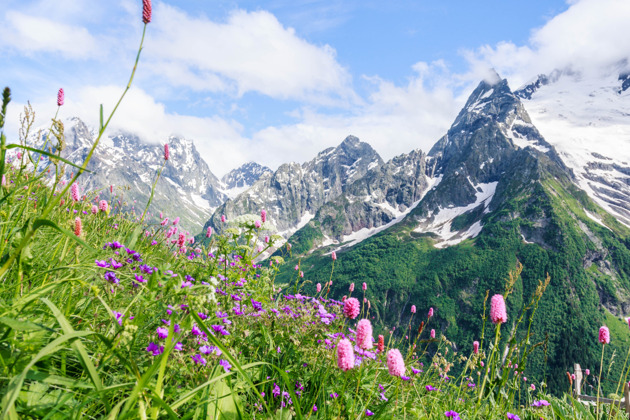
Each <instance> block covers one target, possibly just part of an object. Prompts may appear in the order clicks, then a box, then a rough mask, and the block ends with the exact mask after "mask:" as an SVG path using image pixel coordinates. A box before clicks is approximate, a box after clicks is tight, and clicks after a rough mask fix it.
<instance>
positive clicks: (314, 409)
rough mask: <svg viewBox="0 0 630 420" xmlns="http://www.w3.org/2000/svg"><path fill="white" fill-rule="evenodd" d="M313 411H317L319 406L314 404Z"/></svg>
mask: <svg viewBox="0 0 630 420" xmlns="http://www.w3.org/2000/svg"><path fill="white" fill-rule="evenodd" d="M313 413H317V406H316V405H315V404H313Z"/></svg>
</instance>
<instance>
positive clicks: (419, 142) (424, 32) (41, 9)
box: [0, 0, 630, 176]
mask: <svg viewBox="0 0 630 420" xmlns="http://www.w3.org/2000/svg"><path fill="white" fill-rule="evenodd" d="M3 3H4V4H5V5H6V6H5V7H3V11H1V12H0V57H1V58H2V62H3V65H2V71H1V72H0V75H1V76H2V77H1V78H0V83H1V84H3V85H8V86H10V87H11V88H12V90H13V98H14V103H12V107H11V108H10V113H9V116H8V119H9V125H8V127H7V132H8V134H9V137H13V138H14V139H15V136H16V133H17V125H18V114H19V112H20V110H21V107H22V105H23V104H25V103H26V101H31V103H32V104H33V106H34V108H35V110H36V112H37V114H38V116H39V120H38V121H39V122H40V123H41V124H46V122H47V121H48V119H49V118H50V116H52V115H53V114H54V112H55V106H54V105H55V95H56V91H57V89H58V88H59V87H64V89H65V91H66V105H65V106H64V108H62V110H61V115H62V116H63V117H70V116H75V115H76V116H79V117H80V118H82V119H84V120H85V121H86V122H88V123H90V124H95V123H96V121H97V120H96V117H97V110H98V105H99V104H100V103H103V104H104V106H105V109H106V110H108V109H111V107H112V106H113V104H114V103H115V100H116V98H117V96H118V95H119V94H120V92H121V91H122V88H123V87H124V85H125V84H126V81H127V78H128V74H129V71H130V69H131V66H132V63H133V59H134V51H135V50H136V48H137V45H138V43H139V40H140V34H141V31H142V23H141V19H140V16H141V3H142V2H141V1H140V0H112V1H107V2H104V1H100V0H84V1H76V0H58V1H55V2H50V1H45V0H33V1H28V0H27V1H25V0H4V2H3ZM629 5H630V2H628V1H626V0H571V1H568V2H567V1H560V0H537V1H533V0H532V1H528V2H526V3H524V2H515V1H505V0H489V1H474V2H471V1H403V0H398V1H396V0H393V1H388V2H385V1H370V0H364V1H359V0H346V1H336V0H328V1H324V0H292V1H289V0H268V1H230V0H215V1H204V0H189V1H172V0H171V1H154V2H153V21H152V22H151V23H150V24H149V26H148V28H147V36H146V39H145V49H144V51H143V53H142V57H141V61H140V65H139V68H138V73H137V77H136V79H135V81H134V88H133V89H132V90H131V91H130V93H129V95H128V97H127V98H126V99H125V102H124V104H123V107H122V109H121V112H120V113H119V114H117V115H116V117H115V118H114V120H113V124H112V131H111V133H114V132H115V131H116V130H126V131H131V132H133V133H136V134H138V135H139V136H141V137H142V138H143V139H145V140H146V141H149V142H154V143H160V142H164V141H166V139H167V137H168V136H169V135H171V134H176V135H181V136H184V137H187V138H191V139H193V140H194V141H195V144H196V145H197V147H198V149H199V150H200V151H201V153H202V155H203V156H204V158H205V159H206V161H207V162H208V163H209V165H210V167H211V170H212V171H213V172H214V173H215V174H217V175H219V176H220V175H222V174H223V173H225V172H227V171H228V170H229V169H231V168H232V167H235V166H237V165H239V164H242V163H244V162H246V161H249V160H255V161H257V162H259V163H262V164H266V165H268V166H270V167H272V168H275V167H277V166H278V165H279V164H281V163H283V162H288V161H298V162H302V161H305V160H308V159H310V158H312V157H313V156H314V155H315V154H316V153H317V152H318V151H319V150H322V149H323V148H325V147H329V146H333V145H336V144H338V143H339V142H341V141H342V140H343V138H344V137H345V136H346V135H348V134H354V135H357V136H359V137H360V138H361V139H362V140H364V141H367V142H369V143H370V144H372V145H373V146H374V147H375V149H376V150H377V151H378V152H379V153H380V154H381V155H382V156H383V158H385V159H389V158H391V157H393V156H394V155H396V154H400V153H405V152H408V151H410V150H412V149H415V148H421V149H423V150H425V151H427V150H428V149H429V148H430V146H431V145H432V144H433V143H434V142H435V141H436V140H438V138H439V137H440V136H441V135H442V134H444V132H445V131H446V130H447V129H448V127H449V125H450V123H451V122H452V120H453V118H454V117H455V115H456V114H457V112H458V111H459V108H460V107H461V105H462V104H463V102H464V100H465V97H466V96H467V94H468V93H469V92H470V91H471V90H472V89H473V88H474V86H475V85H476V84H477V83H479V81H480V80H481V79H483V77H484V75H485V74H486V73H487V71H488V69H489V68H491V67H494V68H496V69H497V70H498V71H499V73H500V74H501V75H502V76H503V77H506V78H508V81H509V82H510V85H511V86H512V87H513V88H516V87H518V86H520V85H521V84H523V83H525V82H526V81H528V80H530V79H532V78H533V77H535V76H536V75H537V74H539V73H545V72H550V71H551V70H553V69H555V68H572V69H577V70H579V71H595V70H596V69H598V68H605V67H606V66H610V65H612V64H614V63H618V62H619V61H620V60H623V59H624V58H625V59H628V56H630V53H629V52H630V45H629V44H628V41H626V39H627V38H628V36H627V30H626V29H625V27H626V25H627V21H628V19H630V10H629V9H630V7H629Z"/></svg>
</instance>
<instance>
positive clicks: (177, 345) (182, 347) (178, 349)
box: [173, 341, 184, 351]
mask: <svg viewBox="0 0 630 420" xmlns="http://www.w3.org/2000/svg"><path fill="white" fill-rule="evenodd" d="M173 349H175V350H177V351H182V350H184V346H183V345H182V343H180V342H179V341H178V342H177V344H175V347H173Z"/></svg>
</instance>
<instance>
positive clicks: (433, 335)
mask: <svg viewBox="0 0 630 420" xmlns="http://www.w3.org/2000/svg"><path fill="white" fill-rule="evenodd" d="M431 338H435V330H431Z"/></svg>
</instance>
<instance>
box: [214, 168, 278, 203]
mask: <svg viewBox="0 0 630 420" xmlns="http://www.w3.org/2000/svg"><path fill="white" fill-rule="evenodd" d="M272 173H273V171H272V170H271V169H269V168H267V167H266V166H262V165H259V164H257V163H256V162H248V163H245V164H244V165H242V166H240V167H238V168H236V169H232V170H231V171H230V172H228V173H227V174H225V175H224V176H223V177H222V178H221V183H222V184H223V185H222V186H223V191H224V192H225V193H226V194H227V195H228V197H230V198H235V197H236V196H237V195H239V194H240V193H242V192H243V191H245V190H246V189H247V188H249V187H251V186H252V185H254V183H255V182H256V181H258V179H260V177H262V176H263V175H265V174H272Z"/></svg>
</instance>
